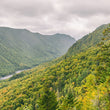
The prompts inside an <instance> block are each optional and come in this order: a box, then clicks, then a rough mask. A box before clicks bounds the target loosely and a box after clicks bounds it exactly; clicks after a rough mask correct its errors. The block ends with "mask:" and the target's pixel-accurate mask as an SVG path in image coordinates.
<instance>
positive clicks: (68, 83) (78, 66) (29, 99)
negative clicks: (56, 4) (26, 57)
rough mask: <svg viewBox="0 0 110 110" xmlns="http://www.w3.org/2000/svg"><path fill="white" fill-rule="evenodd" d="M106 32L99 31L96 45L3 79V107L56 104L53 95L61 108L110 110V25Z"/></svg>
mask: <svg viewBox="0 0 110 110" xmlns="http://www.w3.org/2000/svg"><path fill="white" fill-rule="evenodd" d="M104 26H105V25H104ZM103 32H104V35H106V36H105V38H104V39H102V37H100V36H98V35H97V36H98V37H100V38H99V43H98V44H97V45H96V44H94V43H93V45H91V46H90V47H87V48H85V50H84V51H81V52H79V53H77V54H75V55H74V54H73V55H70V56H68V57H65V58H61V59H62V60H59V59H58V60H59V61H58V62H57V61H56V60H57V59H56V60H55V62H54V61H52V62H49V63H45V64H42V65H39V66H37V67H35V68H33V69H30V70H27V71H24V72H22V73H20V74H16V75H14V76H13V77H12V78H10V79H8V80H5V81H1V82H0V109H1V110H23V109H29V110H45V108H42V107H44V106H46V104H47V107H48V106H49V105H48V104H51V106H52V105H54V103H55V104H56V100H55V101H53V100H52V99H55V97H57V101H58V110H109V108H110V101H109V100H110V97H109V96H110V27H108V28H107V29H106V30H103ZM100 34H101V33H100ZM82 39H84V38H82ZM94 39H95V37H94ZM96 39H97V37H96ZM101 39H102V40H101ZM80 40H81V39H80ZM94 41H95V40H94ZM77 42H78V41H77ZM77 42H76V43H77ZM90 42H91V41H90ZM76 45H77V44H76ZM82 46H83V45H82ZM81 48H84V47H81ZM46 85H48V86H47V87H48V90H47V91H46V92H44V91H45V88H46V87H45V86H46ZM46 89H47V88H46ZM53 92H54V93H53ZM47 94H49V97H48V95H47ZM46 98H47V99H46ZM48 98H49V99H51V100H52V102H53V103H51V102H50V100H49V103H48ZM43 99H45V100H43ZM40 107H41V108H40ZM49 110H52V109H49Z"/></svg>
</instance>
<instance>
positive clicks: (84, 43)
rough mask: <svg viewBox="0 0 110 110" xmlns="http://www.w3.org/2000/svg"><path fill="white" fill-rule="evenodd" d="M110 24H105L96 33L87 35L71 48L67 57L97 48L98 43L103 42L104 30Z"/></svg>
mask: <svg viewBox="0 0 110 110" xmlns="http://www.w3.org/2000/svg"><path fill="white" fill-rule="evenodd" d="M108 25H109V24H104V25H101V26H99V27H98V28H96V30H95V31H93V32H91V33H89V34H87V35H85V36H84V37H83V38H82V39H80V40H78V41H77V42H76V43H75V44H73V45H72V47H71V48H69V50H68V52H67V54H66V56H71V55H75V54H77V53H80V52H83V51H85V50H86V49H88V48H90V47H91V46H95V45H96V44H97V43H99V42H101V39H102V38H103V37H106V36H104V35H103V30H104V29H106V28H107V27H108Z"/></svg>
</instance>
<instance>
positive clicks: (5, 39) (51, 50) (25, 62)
mask: <svg viewBox="0 0 110 110" xmlns="http://www.w3.org/2000/svg"><path fill="white" fill-rule="evenodd" d="M74 42H75V39H74V38H72V37H70V36H69V35H65V34H54V35H42V34H39V33H32V32H30V31H28V30H26V29H12V28H7V27H0V76H4V75H6V74H10V73H13V72H14V71H15V70H18V69H23V68H29V67H32V66H34V65H38V64H40V63H42V62H45V61H50V60H52V59H54V58H56V57H59V56H61V55H63V54H64V53H66V51H67V50H68V48H69V47H70V46H71V45H72V44H73V43H74Z"/></svg>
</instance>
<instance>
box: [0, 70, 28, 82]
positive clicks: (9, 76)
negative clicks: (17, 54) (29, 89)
mask: <svg viewBox="0 0 110 110" xmlns="http://www.w3.org/2000/svg"><path fill="white" fill-rule="evenodd" d="M24 70H26V69H24ZM24 70H18V71H16V72H15V73H14V74H18V73H21V72H22V71H24ZM14 74H11V75H7V76H4V77H1V78H0V80H5V79H8V78H11V77H12V76H13V75H14Z"/></svg>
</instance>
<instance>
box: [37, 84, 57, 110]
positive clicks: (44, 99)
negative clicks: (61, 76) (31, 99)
mask: <svg viewBox="0 0 110 110" xmlns="http://www.w3.org/2000/svg"><path fill="white" fill-rule="evenodd" d="M43 89H44V94H43V95H42V96H41V97H40V99H39V101H38V105H39V108H38V110H56V108H57V99H56V96H55V93H54V92H53V91H50V90H49V87H48V85H44V88H43Z"/></svg>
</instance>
